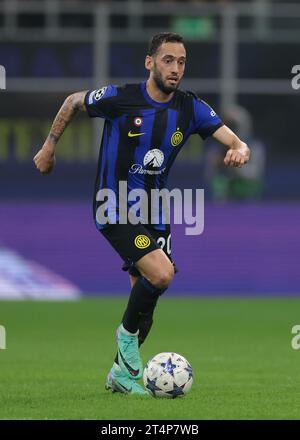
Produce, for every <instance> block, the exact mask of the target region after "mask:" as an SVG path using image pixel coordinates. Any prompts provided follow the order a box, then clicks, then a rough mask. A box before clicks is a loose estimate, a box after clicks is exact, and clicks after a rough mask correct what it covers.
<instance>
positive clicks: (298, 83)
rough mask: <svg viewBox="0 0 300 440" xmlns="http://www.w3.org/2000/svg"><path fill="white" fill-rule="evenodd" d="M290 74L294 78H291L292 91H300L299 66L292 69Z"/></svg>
mask: <svg viewBox="0 0 300 440" xmlns="http://www.w3.org/2000/svg"><path fill="white" fill-rule="evenodd" d="M292 73H293V74H295V76H294V77H293V78H292V87H293V89H294V90H299V89H300V64H297V65H296V66H293V67H292Z"/></svg>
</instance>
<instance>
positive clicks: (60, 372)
mask: <svg viewBox="0 0 300 440" xmlns="http://www.w3.org/2000/svg"><path fill="white" fill-rule="evenodd" d="M126 302H127V298H126V297H118V298H108V297H103V298H99V299H84V300H80V301H77V302H69V303H67V302H62V303H58V302H55V303H50V302H32V301H26V302H0V324H1V325H4V326H5V328H6V334H7V341H6V342H7V349H6V350H0V418H1V419H100V420H101V419H103V420H104V419H112V420H114V419H115V420H116V419H125V420H126V419H127V420H132V419H144V420H147V419H159V420H170V419H188V420H201V419H299V418H300V405H299V402H300V368H299V366H300V350H293V349H292V346H291V339H292V337H293V335H292V334H291V328H292V327H293V326H294V325H295V324H300V314H299V310H300V300H299V299H288V298H286V299H276V298H271V299H250V298H245V299H237V298H228V299H221V298H216V299H208V298H204V299H203V298H202V299H195V298H191V297H186V298H184V297H181V298H175V297H167V295H165V297H163V298H162V299H161V301H160V303H159V305H158V308H157V311H156V315H155V322H154V326H153V329H152V332H151V333H150V336H149V338H148V340H147V341H146V343H145V344H144V346H143V347H142V350H141V352H142V357H143V360H144V362H146V361H147V360H148V359H149V358H151V357H152V356H154V355H155V354H157V353H159V352H162V351H175V352H177V353H180V354H182V355H183V356H185V357H186V358H187V359H188V360H189V362H190V363H191V365H192V367H193V371H194V384H193V387H192V389H191V391H190V393H189V394H188V395H187V396H185V397H184V398H178V399H173V400H171V399H170V400H169V399H154V398H152V397H150V396H149V397H143V396H126V395H120V394H112V393H110V392H108V391H105V389H104V382H105V377H106V375H107V372H108V370H109V368H110V366H111V363H112V359H113V357H114V354H115V351H116V345H115V329H116V327H117V325H118V324H119V320H120V318H121V316H122V313H123V310H124V307H125V305H126Z"/></svg>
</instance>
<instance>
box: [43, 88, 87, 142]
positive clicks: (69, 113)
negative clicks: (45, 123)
mask: <svg viewBox="0 0 300 440" xmlns="http://www.w3.org/2000/svg"><path fill="white" fill-rule="evenodd" d="M85 95H86V92H78V93H74V94H73V95H70V96H68V97H67V98H66V100H65V102H64V103H63V105H62V106H61V108H60V110H59V112H58V113H57V115H56V117H55V119H54V121H53V124H52V127H51V130H50V133H49V136H48V139H49V140H51V141H52V142H54V143H55V144H56V143H57V142H58V140H59V138H60V137H61V135H62V134H63V132H64V131H65V129H66V127H67V125H68V124H69V123H70V122H71V120H72V119H73V117H74V116H75V115H76V113H77V112H78V111H79V110H80V111H85V110H86V109H85V104H84V97H85Z"/></svg>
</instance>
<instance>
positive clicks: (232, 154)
mask: <svg viewBox="0 0 300 440" xmlns="http://www.w3.org/2000/svg"><path fill="white" fill-rule="evenodd" d="M212 136H213V137H214V138H215V139H216V140H217V141H218V142H220V143H221V144H223V145H224V146H225V147H227V148H228V151H227V153H226V155H225V158H224V163H225V165H228V166H232V167H241V166H242V165H245V164H246V163H247V162H248V161H249V159H250V148H249V147H248V145H247V144H246V143H245V142H243V141H241V139H240V138H239V137H238V136H237V135H236V134H235V133H234V132H233V131H232V130H230V128H229V127H227V126H226V125H222V127H220V128H218V129H217V130H216V131H215V132H214V133H213V135H212Z"/></svg>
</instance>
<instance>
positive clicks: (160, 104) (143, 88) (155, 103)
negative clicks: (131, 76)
mask: <svg viewBox="0 0 300 440" xmlns="http://www.w3.org/2000/svg"><path fill="white" fill-rule="evenodd" d="M141 91H142V94H143V96H144V98H145V99H146V101H147V102H148V103H149V104H151V105H152V106H153V107H160V108H167V107H169V105H170V104H171V103H172V102H173V101H174V98H175V93H176V92H175V93H174V95H173V97H172V99H170V101H168V102H158V101H154V99H152V98H151V96H149V94H148V92H147V87H146V81H143V82H141Z"/></svg>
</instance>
